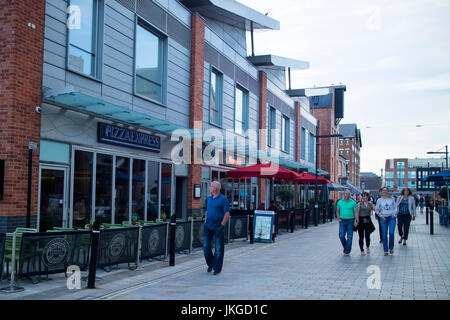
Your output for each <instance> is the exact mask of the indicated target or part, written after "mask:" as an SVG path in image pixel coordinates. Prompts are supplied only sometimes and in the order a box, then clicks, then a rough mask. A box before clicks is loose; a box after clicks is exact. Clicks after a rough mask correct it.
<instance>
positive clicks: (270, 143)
mask: <svg viewBox="0 0 450 320" xmlns="http://www.w3.org/2000/svg"><path fill="white" fill-rule="evenodd" d="M276 114H277V112H276V110H275V108H273V107H270V108H269V130H268V135H269V139H267V145H268V146H269V147H273V146H275V136H276V134H275V132H272V130H275V129H276V127H277V125H276Z"/></svg>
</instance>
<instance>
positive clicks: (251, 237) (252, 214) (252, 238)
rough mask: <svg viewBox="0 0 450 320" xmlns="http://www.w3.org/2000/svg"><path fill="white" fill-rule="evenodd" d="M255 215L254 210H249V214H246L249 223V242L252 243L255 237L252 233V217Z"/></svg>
mask: <svg viewBox="0 0 450 320" xmlns="http://www.w3.org/2000/svg"><path fill="white" fill-rule="evenodd" d="M254 217H255V213H254V211H252V212H250V214H249V215H248V224H249V228H250V244H253V242H254V239H255V235H254V234H253V231H254V230H253V219H254Z"/></svg>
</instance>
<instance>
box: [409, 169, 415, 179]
mask: <svg viewBox="0 0 450 320" xmlns="http://www.w3.org/2000/svg"><path fill="white" fill-rule="evenodd" d="M415 178H416V172H415V171H408V179H415Z"/></svg>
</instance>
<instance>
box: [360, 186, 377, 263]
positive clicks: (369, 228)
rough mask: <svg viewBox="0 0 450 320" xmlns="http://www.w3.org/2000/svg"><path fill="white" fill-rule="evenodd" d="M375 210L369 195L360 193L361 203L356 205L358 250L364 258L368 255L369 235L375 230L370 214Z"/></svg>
mask: <svg viewBox="0 0 450 320" xmlns="http://www.w3.org/2000/svg"><path fill="white" fill-rule="evenodd" d="M373 210H375V206H374V205H373V203H371V202H370V201H369V194H368V193H367V192H363V193H362V201H361V202H360V203H359V204H358V212H359V224H358V227H357V228H358V234H359V248H360V249H361V255H362V256H365V255H366V252H367V254H370V234H371V233H372V232H373V231H374V230H375V226H374V225H373V223H372V219H371V217H370V216H371V214H372V211H373ZM364 239H366V251H364Z"/></svg>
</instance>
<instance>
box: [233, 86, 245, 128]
mask: <svg viewBox="0 0 450 320" xmlns="http://www.w3.org/2000/svg"><path fill="white" fill-rule="evenodd" d="M235 96H236V101H235V109H234V110H235V112H234V130H235V132H236V133H239V134H243V133H244V131H247V129H248V125H247V123H248V92H247V91H245V90H244V89H242V88H241V87H240V86H236V95H235Z"/></svg>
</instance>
